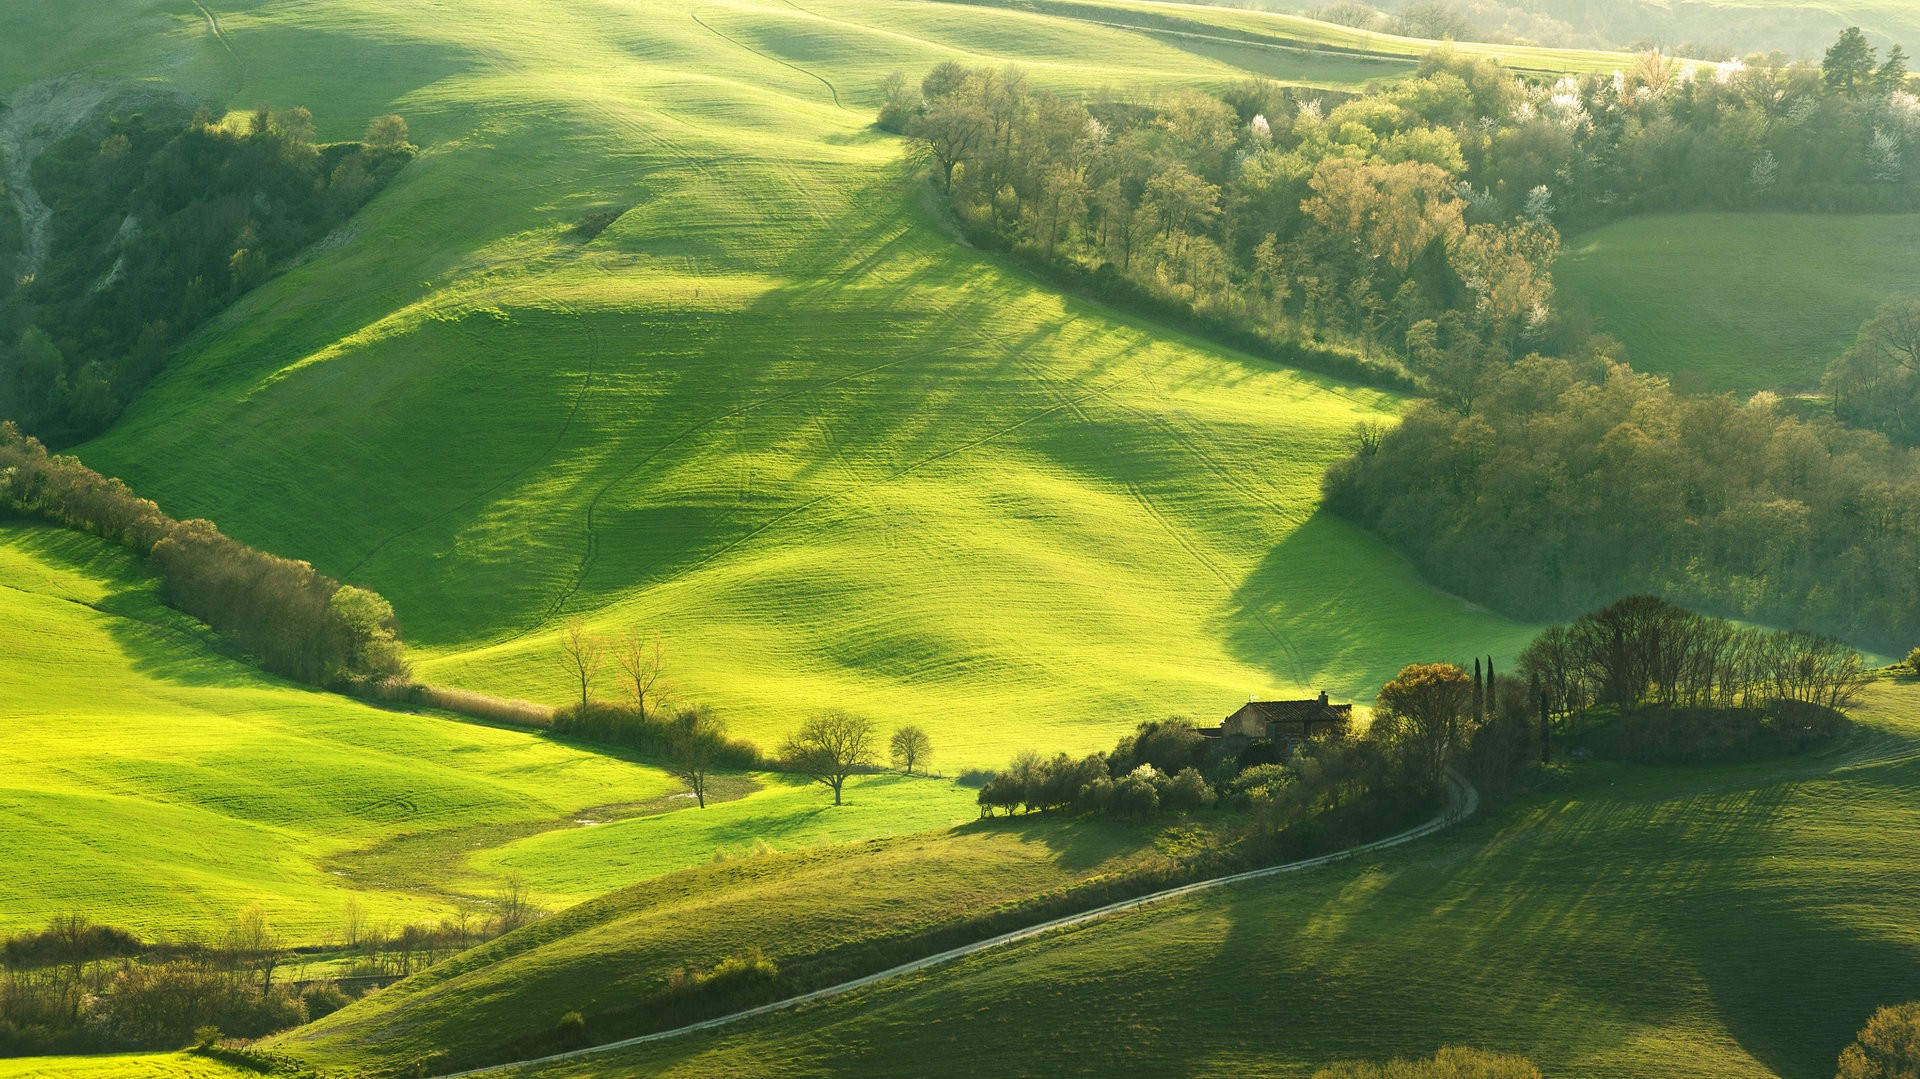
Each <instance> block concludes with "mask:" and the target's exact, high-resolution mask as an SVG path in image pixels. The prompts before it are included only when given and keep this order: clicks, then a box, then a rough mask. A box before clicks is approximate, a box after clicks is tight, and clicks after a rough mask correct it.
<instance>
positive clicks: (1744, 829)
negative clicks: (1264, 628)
mask: <svg viewBox="0 0 1920 1079" xmlns="http://www.w3.org/2000/svg"><path fill="white" fill-rule="evenodd" d="M1863 719H1864V723H1865V725H1866V727H1867V730H1866V731H1865V732H1864V733H1863V734H1862V735H1861V736H1860V737H1858V738H1857V739H1856V740H1855V741H1853V742H1852V743H1851V744H1850V745H1848V746H1847V747H1844V748H1843V749H1842V750H1840V751H1839V752H1834V753H1830V754H1828V755H1826V756H1825V757H1823V758H1809V759H1803V760H1788V761H1784V762H1775V763H1772V764H1770V765H1758V766H1741V767H1733V768H1717V769H1673V770H1663V769H1643V768H1628V767H1620V766H1606V765H1590V766H1584V767H1582V768H1580V769H1579V770H1578V772H1577V775H1576V779H1575V780H1574V782H1573V783H1572V784H1571V785H1570V786H1568V787H1567V788H1566V789H1565V790H1563V791H1560V792H1557V793H1553V794H1549V795H1542V796H1536V797H1534V798H1531V799H1529V800H1527V801H1525V802H1523V803H1520V804H1518V805H1516V806H1514V807H1511V808H1509V809H1507V810H1505V811H1502V812H1498V813H1496V814H1494V815H1492V816H1490V817H1489V818H1487V819H1485V820H1482V821H1480V822H1478V823H1474V824H1471V825H1469V826H1467V827H1465V828H1462V829H1459V830H1457V831H1453V832H1449V833H1447V834H1446V835H1444V836H1443V837H1439V838H1436V839H1435V840H1431V841H1425V842H1422V843H1420V844H1416V845H1414V846H1412V847H1408V848H1405V849H1404V850H1401V851H1397V852H1393V853H1391V854H1389V855H1386V856H1384V857H1380V858H1377V859H1373V860H1369V861H1367V862H1364V863H1356V864H1352V865H1344V866H1340V867H1336V868H1333V869H1329V870H1327V871H1325V872H1321V873H1316V874H1313V875H1309V876H1305V877H1297V878H1287V879H1285V880H1279V881H1272V882H1263V883H1260V884H1258V885H1253V886H1248V887H1244V888H1240V889H1235V890H1233V891H1231V892H1228V893H1224V894H1219V893H1215V894H1208V895H1205V896H1203V897H1197V898H1194V899H1190V900H1186V901H1183V902H1180V903H1179V904H1177V905H1169V906H1166V907H1161V908H1156V909H1150V910H1147V911H1144V912H1141V913H1138V914H1134V915H1130V916H1128V917H1126V918H1125V919H1123V920H1119V921H1116V922H1113V923H1108V924H1106V925H1103V926H1100V927H1097V928H1093V927H1089V928H1085V929H1082V930H1078V931H1075V932H1072V933H1069V934H1063V935H1060V936H1056V937H1051V938H1047V939H1045V940H1043V941H1040V942H1035V943H1031V944H1026V945H1021V946H1019V947H1018V948H1017V949H1014V950H1010V951H1007V952H1002V953H995V954H991V955H985V956H979V957H975V958H973V959H969V960H966V961H964V962H962V963H960V964H957V965H955V966H954V967H951V968H945V969H940V970H936V971H931V972H928V973H926V974H923V975H920V976H916V977H914V978H911V979H908V980H903V981H901V982H898V983H892V984H890V985H889V986H887V987H884V988H875V989H872V990H867V991H864V992H862V993H861V994H859V995H857V996H855V997H849V998H845V999H844V1000H843V1001H841V1002H836V1003H831V1004H827V1005H823V1006H821V1007H818V1008H816V1009H811V1010H808V1011H806V1012H802V1013H799V1014H793V1015H787V1016H782V1017H779V1018H773V1019H768V1020H762V1021H757V1022H754V1023H752V1024H748V1025H743V1026H741V1027H738V1028H733V1029H732V1030H730V1032H728V1033H726V1034H723V1035H711V1036H695V1037H689V1038H684V1039H679V1040H676V1041H674V1042H671V1043H666V1044H664V1045H662V1046H660V1047H657V1048H654V1049H652V1050H650V1051H647V1052H630V1053H626V1054H622V1055H619V1056H617V1057H616V1056H610V1057H608V1058H607V1059H604V1060H598V1061H594V1062H591V1063H581V1064H579V1065H577V1066H574V1067H571V1068H550V1069H547V1070H545V1071H543V1072H542V1073H541V1074H542V1075H547V1076H571V1077H589V1076H592V1077H599V1076H612V1075H634V1074H646V1075H672V1076H705V1075H737V1074H746V1073H752V1074H759V1075H826V1074H841V1073H845V1072H847V1071H849V1070H860V1071H862V1072H865V1073H869V1074H907V1073H912V1074H916V1075H976V1074H1004V1073H1009V1072H1014V1071H1021V1070H1034V1069H1038V1070H1044V1071H1047V1072H1048V1073H1049V1074H1090V1075H1093V1074H1115V1073H1116V1072H1117V1071H1127V1072H1134V1073H1140V1072H1165V1073H1177V1074H1191V1075H1249V1074H1258V1075H1277V1076H1305V1075H1307V1074H1309V1073H1310V1071H1311V1067H1312V1065H1313V1064H1315V1063H1318V1062H1325V1061H1327V1060H1331V1059H1338V1058H1355V1057H1359V1058H1375V1059H1378V1058H1384V1057H1386V1056H1389V1055H1392V1054H1395V1053H1403V1054H1407V1055H1414V1054H1426V1053H1429V1052H1431V1051H1432V1050H1433V1049H1434V1048H1435V1047H1436V1046H1438V1045H1441V1044H1446V1043H1468V1044H1476V1045H1481V1046H1486V1047H1491V1048H1497V1049H1501V1050H1507V1051H1513V1052H1523V1053H1527V1054H1530V1055H1531V1056H1532V1057H1533V1058H1534V1059H1535V1060H1536V1061H1537V1062H1538V1063H1539V1064H1540V1066H1541V1068H1542V1069H1543V1070H1544V1071H1545V1072H1546V1073H1547V1074H1548V1075H1559V1076H1583V1077H1597V1079H1605V1077H1620V1079H1639V1077H1644V1076H1649V1075H1661V1076H1674V1077H1698V1079H1708V1077H1712V1079H1734V1077H1740V1079H1759V1077H1769V1076H1782V1077H1787V1079H1817V1077H1823V1076H1828V1075H1831V1074H1832V1069H1833V1061H1834V1058H1835V1057H1836V1056H1837V1055H1838V1053H1839V1051H1840V1048H1841V1046H1843V1045H1844V1044H1846V1042H1847V1041H1849V1040H1850V1039H1851V1037H1852V1034H1853V1032H1854V1031H1855V1030H1857V1029H1858V1028H1859V1026H1860V1025H1861V1024H1862V1023H1863V1022H1864V1021H1865V1019H1866V1017H1867V1016H1868V1015H1869V1014H1870V1013H1871V1012H1872V1010H1873V1009H1874V1007H1876V1006H1877V1005H1879V1004H1882V1003H1885V1002H1888V1001H1897V1000H1905V999H1909V998H1911V997H1912V996H1913V995H1914V987H1915V985H1916V984H1920V923H1916V921H1915V920H1914V918H1913V917H1912V911H1913V909H1914V905H1915V903H1916V902H1920V843H1916V842H1915V840H1914V838H1913V837H1914V836H1915V835H1916V834H1920V801H1916V799H1915V798H1914V797H1913V792H1914V791H1915V790H1916V789H1920V788H1917V787H1916V785H1917V784H1920V689H1916V688H1915V687H1913V686H1912V685H1910V684H1909V685H1904V686H1901V687H1898V688H1893V687H1886V686H1883V687H1881V688H1879V689H1877V690H1876V691H1875V692H1874V694H1873V697H1872V701H1871V706H1870V707H1869V708H1868V709H1867V710H1866V711H1865V712H1864V714H1863ZM1296 1017H1297V1018H1296Z"/></svg>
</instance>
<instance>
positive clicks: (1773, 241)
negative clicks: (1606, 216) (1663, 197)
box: [1553, 214, 1920, 393]
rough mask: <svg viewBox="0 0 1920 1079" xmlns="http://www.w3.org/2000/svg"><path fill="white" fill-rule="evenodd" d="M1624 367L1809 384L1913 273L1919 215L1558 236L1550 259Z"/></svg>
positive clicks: (1701, 383) (1690, 377)
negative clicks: (1617, 343)
mask: <svg viewBox="0 0 1920 1079" xmlns="http://www.w3.org/2000/svg"><path fill="white" fill-rule="evenodd" d="M1553 276H1554V283H1555V285H1556V286H1557V288H1558V289H1559V291H1560V295H1561V297H1562V300H1563V301H1566V302H1572V303H1576V304H1584V305H1586V306H1587V307H1589V308H1590V309H1591V310H1592V312H1593V314H1594V315H1595V317H1596V319H1597V321H1598V324H1599V328H1600V329H1602V330H1604V331H1606V332H1607V333H1610V334H1612V335H1613V336H1615V337H1618V338H1619V339H1620V340H1621V341H1622V342H1624V343H1625V344H1626V346H1627V353H1628V357H1629V359H1630V360H1631V361H1632V363H1633V366H1634V367H1635V368H1636V369H1638V370H1642V371H1652V372H1657V373H1659V374H1664V375H1670V376H1672V377H1673V380H1674V384H1675V386H1677V387H1679V388H1681V389H1691V390H1731V391H1735V392H1739V393H1752V392H1754V391H1756V390H1763V389H1770V390H1778V391H1786V392H1793V391H1805V390H1812V389H1817V388H1818V386H1819V384H1820V376H1821V374H1822V373H1823V372H1824V371H1825V370H1826V367H1827V364H1828V362H1829V361H1831V360H1832V359H1833V358H1834V357H1835V356H1838V355H1839V354H1840V353H1841V352H1843V351H1845V350H1846V348H1847V346H1848V345H1850V344H1852V343H1853V338H1854V334H1855V333H1856V332H1857V331H1858V330H1859V328H1860V324H1861V323H1862V322H1864V321H1866V319H1867V317H1868V316H1869V315H1872V314H1873V312H1874V309H1875V308H1876V307H1878V306H1879V305H1880V304H1881V303H1883V302H1884V301H1886V300H1888V299H1890V298H1892V297H1894V296H1899V295H1905V294H1907V293H1909V292H1911V291H1912V290H1913V288H1914V282H1915V280H1916V279H1917V278H1920V215H1913V214H1895V215H1857V216H1835V215H1827V214H1670V215H1659V216H1650V217H1638V218H1632V219H1629V220H1626V221H1621V222H1618V223H1616V224H1612V225H1608V226H1606V227H1604V228H1600V229H1596V230H1594V231H1592V232H1588V233H1584V234H1581V235H1578V236H1574V237H1570V238H1569V239H1568V240H1567V245H1566V250H1565V253H1564V254H1562V255H1561V257H1560V261H1559V263H1558V264H1556V265H1555V266H1554V271H1553Z"/></svg>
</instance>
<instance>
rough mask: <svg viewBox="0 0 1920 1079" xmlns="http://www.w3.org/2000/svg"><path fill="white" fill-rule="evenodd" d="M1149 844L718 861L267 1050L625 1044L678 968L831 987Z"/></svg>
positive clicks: (1104, 837) (307, 1058) (1083, 830)
mask: <svg viewBox="0 0 1920 1079" xmlns="http://www.w3.org/2000/svg"><path fill="white" fill-rule="evenodd" d="M1155 832H1156V829H1155V827H1153V826H1150V825H1149V826H1135V825H1132V824H1126V823H1121V822H1114V821H1060V820H1054V819H1051V818H1034V819H1026V820H1016V819H1008V818H1004V817H1003V818H1000V819H998V820H997V821H990V822H983V823H979V824H972V825H969V826H966V827H959V828H951V829H943V830H935V831H929V832H925V833H923V834H920V835H914V836H904V837H899V838H894V839H880V840H872V841H869V842H866V843H863V844H858V845H851V846H841V847H833V848H825V849H821V850H817V851H813V852H807V853H795V854H782V853H773V854H762V855H758V856H754V857H746V858H739V859H734V860H730V861H725V862H720V863H715V864H710V865H706V866H702V867H700V868H697V869H692V870H688V871H686V872H681V873H674V874H671V875H668V876H663V877H660V878H658V879H655V880H652V881H649V882H647V883H645V884H641V885H638V886H635V887H632V888H628V889H625V890H623V891H619V892H613V893H611V894H608V895H605V896H602V897H600V898H597V899H593V900H590V901H588V902H585V903H582V904H581V905H579V906H577V907H574V908H572V909H570V910H568V911H566V912H564V913H562V914H560V915H557V916H555V917H553V918H551V919H548V920H547V921H545V922H542V923H540V924H538V925H536V926H532V927H530V928H528V929H526V930H523V931H521V932H518V933H515V934H512V935H510V936H507V937H503V938H501V939H500V940H497V941H494V942H493V943H491V944H488V945H484V946H482V947H480V948H478V949H475V950H473V951H470V952H467V953H464V954H463V955H461V956H458V957H456V958H454V959H452V960H449V961H448V962H445V963H442V964H440V965H439V966H436V967H434V968H432V969H431V970H429V971H427V972H426V973H423V974H421V975H420V976H418V977H414V978H410V979H408V980H406V981H404V982H401V983H398V984H396V985H394V986H392V987H391V988H389V989H386V990H384V991H382V992H381V993H379V994H378V995H376V996H374V997H372V998H369V999H368V1000H366V1001H363V1002H361V1003H359V1004H357V1005H355V1006H353V1007H352V1008H350V1009H348V1010H346V1011H342V1012H339V1013H336V1014H335V1015H333V1016H329V1017H328V1018H326V1019H324V1020H321V1021H319V1022H317V1023H314V1024H312V1025H310V1026H307V1027H302V1028H300V1029H298V1030H295V1031H292V1032H289V1033H287V1034H285V1035H282V1036H280V1037H278V1038H276V1039H273V1040H272V1041H271V1042H270V1043H269V1046H268V1047H269V1048H270V1049H272V1050H273V1051H275V1052H280V1053H285V1054H288V1055H291V1056H293V1057H294V1058H296V1059H297V1060H299V1061H300V1062H301V1063H303V1064H308V1065H313V1066H318V1067H322V1068H326V1069H340V1068H345V1069H354V1068H380V1067H386V1068H390V1067H394V1066H396V1065H397V1066H401V1067H404V1066H406V1065H407V1064H408V1062H411V1061H415V1060H418V1059H421V1058H422V1057H423V1056H425V1055H427V1054H429V1053H432V1052H434V1051H436V1050H445V1051H447V1052H448V1054H449V1055H448V1056H446V1057H444V1058H440V1062H439V1063H438V1064H437V1065H436V1068H438V1069H441V1070H445V1069H447V1068H451V1067H457V1066H462V1065H466V1064H469V1063H481V1062H486V1061H490V1060H498V1059H501V1056H502V1054H503V1053H504V1054H506V1055H507V1056H508V1057H509V1058H510V1057H511V1056H513V1055H516V1054H518V1053H523V1052H524V1053H527V1054H529V1055H530V1054H532V1053H536V1052H544V1051H550V1050H551V1048H552V1039H551V1032H552V1028H553V1024H554V1022H555V1020H557V1019H558V1018H559V1017H560V1016H561V1015H562V1014H564V1013H566V1012H569V1011H579V1012H580V1013H581V1014H582V1015H583V1016H585V1017H586V1019H587V1022H588V1029H589V1030H590V1031H591V1032H593V1033H594V1035H595V1036H596V1037H598V1038H612V1037H616V1036H619V1035H620V1034H621V1033H623V1032H631V1031H632V1030H633V1029H636V1026H637V1025H639V1024H645V1023H648V1022H650V1021H652V1020H653V1017H652V1015H651V1011H650V1009H648V1008H647V1007H646V1003H645V1002H646V998H647V997H648V996H650V995H651V994H654V993H657V992H659V991H660V990H661V989H662V988H663V986H664V984H665V980H666V977H667V974H668V972H669V971H671V970H673V969H675V968H677V967H680V966H683V965H685V966H689V967H692V968H694V969H697V970H707V969H710V968H711V967H712V966H713V965H714V964H716V963H718V962H719V961H720V960H722V959H725V958H727V957H729V956H734V955H739V954H741V953H743V952H745V951H746V950H747V949H749V948H753V947H758V948H762V949H764V951H765V953H766V954H767V955H768V956H769V957H771V958H772V959H773V960H774V961H775V962H777V963H778V965H779V967H780V970H781V973H782V975H783V976H784V977H785V978H787V979H789V980H791V981H793V982H795V983H797V984H804V985H807V986H821V985H831V984H834V983H835V982H838V981H840V980H843V979H845V978H848V977H853V976H856V975H859V974H863V973H867V972H870V971H872V970H875V969H881V968H884V967H886V966H889V965H891V964H892V963H894V962H898V961H900V960H902V959H906V958H913V957H917V956H918V955H921V954H926V953H927V952H930V951H938V950H939V949H940V948H942V947H948V946H951V945H952V944H958V943H964V942H966V941H968V940H971V939H975V935H973V934H969V933H968V932H967V931H966V930H965V928H964V927H965V926H966V925H967V924H968V923H969V922H970V921H972V920H975V919H979V918H982V917H985V916H990V915H992V914H993V913H994V912H995V911H998V910H1004V909H1006V908H1008V907H1010V906H1012V905H1013V904H1015V903H1016V902H1018V901H1021V900H1025V899H1030V898H1032V897H1035V896H1039V895H1043V894H1046V893H1050V892H1055V891H1058V890H1060V889H1064V888H1067V887H1070V886H1072V885H1074V884H1076V883H1078V882H1083V881H1087V880H1089V879H1091V878H1096V877H1100V876H1102V875H1106V874H1113V873H1118V872H1121V871H1124V870H1126V869H1128V868H1130V867H1137V866H1151V865H1156V864H1161V863H1162V862H1164V860H1165V856H1164V855H1163V854H1161V853H1160V852H1159V851H1158V849H1157V844H1156V843H1155V842H1154V840H1155V838H1156V837H1155ZM1011 927H1012V926H1002V927H1000V928H1011ZM956 932H957V933H958V934H959V935H958V936H954V934H955V933H956ZM975 933H976V934H977V935H985V934H984V933H983V932H979V931H975ZM942 934H946V936H943V935H942ZM916 941H917V942H920V943H919V944H918V945H917V946H916V945H915V944H913V943H911V942H916ZM902 942H908V943H905V944H903V943H902ZM903 947H904V948H906V949H907V951H906V952H905V953H904V954H902V953H899V952H898V949H900V948H903ZM916 947H917V948H918V950H915V949H916ZM890 949H892V950H890ZM638 1028H639V1029H646V1027H645V1026H638ZM483 1032H484V1033H483Z"/></svg>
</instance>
